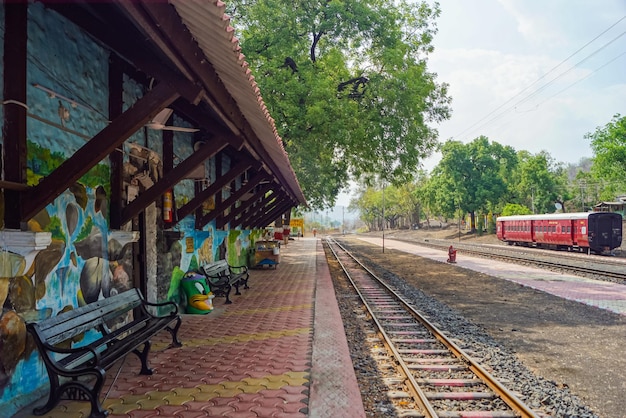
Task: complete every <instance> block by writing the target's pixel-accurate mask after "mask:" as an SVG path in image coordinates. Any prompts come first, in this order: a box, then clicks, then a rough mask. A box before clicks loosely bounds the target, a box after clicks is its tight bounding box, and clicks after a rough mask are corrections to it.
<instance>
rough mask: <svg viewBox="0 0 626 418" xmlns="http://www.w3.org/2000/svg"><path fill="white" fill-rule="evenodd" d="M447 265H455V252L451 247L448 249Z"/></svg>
mask: <svg viewBox="0 0 626 418" xmlns="http://www.w3.org/2000/svg"><path fill="white" fill-rule="evenodd" d="M447 262H448V263H456V250H455V249H454V247H453V246H452V245H451V246H450V248H448V260H447Z"/></svg>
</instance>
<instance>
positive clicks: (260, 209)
mask: <svg viewBox="0 0 626 418" xmlns="http://www.w3.org/2000/svg"><path fill="white" fill-rule="evenodd" d="M275 198H276V194H275V193H271V194H269V195H267V196H263V197H261V200H260V201H259V202H258V203H257V204H256V205H255V206H254V208H253V210H252V211H250V212H248V213H247V214H246V215H245V216H244V217H243V219H241V223H240V225H241V226H242V227H247V226H249V225H251V224H252V223H253V221H252V220H253V219H258V218H262V217H263V216H264V215H265V213H266V208H267V205H270V204H271V202H272V201H273V200H274V199H275Z"/></svg>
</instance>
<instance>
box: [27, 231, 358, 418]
mask: <svg viewBox="0 0 626 418" xmlns="http://www.w3.org/2000/svg"><path fill="white" fill-rule="evenodd" d="M249 284H250V289H248V290H244V291H242V295H241V296H234V295H233V296H232V300H233V303H232V304H230V305H225V304H224V299H223V298H216V299H215V300H214V306H215V309H214V310H213V311H212V312H211V313H209V314H207V315H183V325H182V327H181V329H180V332H179V339H180V340H181V341H182V343H183V346H182V347H180V348H167V344H168V339H167V337H168V336H169V334H167V333H161V335H160V336H159V338H158V339H155V340H154V341H153V345H152V352H151V355H150V359H149V362H150V366H151V367H152V368H153V369H154V374H153V375H151V376H142V375H138V374H137V372H138V370H139V360H138V359H137V357H136V356H133V355H129V356H127V357H126V359H125V360H124V361H120V362H119V364H116V365H115V366H114V367H113V368H112V369H111V370H110V371H109V372H108V375H107V380H106V383H105V387H104V389H103V391H102V396H101V399H104V401H103V407H104V408H106V409H107V410H108V411H109V414H110V415H109V416H110V417H111V418H117V417H120V418H121V417H133V418H139V417H142V418H144V417H180V418H195V417H232V418H243V417H250V418H253V417H268V418H269V417H276V418H292V417H293V418H296V417H314V418H331V417H332V418H336V417H342V418H352V417H354V418H361V417H365V411H364V408H363V404H362V401H361V394H360V391H359V388H358V385H357V383H356V377H355V375H354V370H353V367H352V361H351V359H350V354H349V350H348V345H347V341H346V337H345V333H344V330H343V323H342V321H341V316H340V314H339V308H338V306H337V300H336V297H335V292H334V289H333V285H332V281H331V277H330V271H329V269H328V264H327V262H326V258H325V255H324V250H323V248H322V244H321V241H320V239H316V238H313V237H311V238H297V239H296V240H294V241H289V244H288V245H286V246H283V247H282V248H281V263H280V266H278V268H276V269H271V270H268V269H262V270H251V275H250V280H249ZM42 403H43V400H40V401H38V402H36V403H35V404H33V405H30V406H28V407H26V408H24V409H22V410H21V411H20V412H19V413H18V414H16V415H15V417H17V418H24V417H32V416H33V415H32V409H33V407H34V406H36V405H40V404H42ZM89 410H90V408H89V403H88V402H78V401H61V403H60V404H59V405H58V406H57V407H56V408H55V409H53V410H52V411H51V412H49V413H48V414H46V415H44V417H54V418H56V417H59V418H60V417H87V416H89Z"/></svg>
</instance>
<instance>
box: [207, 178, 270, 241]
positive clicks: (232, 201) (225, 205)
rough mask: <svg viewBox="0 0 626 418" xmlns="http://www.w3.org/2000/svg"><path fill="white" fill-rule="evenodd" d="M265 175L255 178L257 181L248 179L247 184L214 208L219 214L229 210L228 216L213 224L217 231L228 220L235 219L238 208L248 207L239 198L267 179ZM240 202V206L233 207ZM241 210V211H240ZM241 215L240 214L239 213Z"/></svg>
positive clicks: (244, 201)
mask: <svg viewBox="0 0 626 418" xmlns="http://www.w3.org/2000/svg"><path fill="white" fill-rule="evenodd" d="M265 176H267V174H265V175H260V176H257V177H259V178H258V179H250V180H248V183H247V184H245V185H243V186H241V187H240V188H239V189H238V190H237V191H236V192H235V193H233V194H232V195H230V197H229V198H228V199H226V201H224V202H223V203H222V206H221V207H216V208H215V211H216V212H219V213H222V214H223V213H224V212H225V211H226V210H227V209H229V208H230V212H229V213H228V215H222V216H221V217H220V218H219V219H218V220H217V221H216V224H215V227H216V228H217V229H220V228H223V227H224V226H225V225H226V224H227V223H229V222H230V220H232V219H235V216H236V215H235V212H236V211H237V209H239V208H242V207H243V208H246V207H248V205H247V204H246V203H247V201H246V200H241V198H242V197H243V196H245V195H246V194H247V193H248V192H250V191H253V189H254V188H255V187H256V185H257V184H258V183H259V182H260V181H261V180H262V179H265V178H267V177H265ZM238 201H240V205H239V206H238V207H235V206H234V205H235V204H236V203H237V202H238ZM242 210H243V209H242ZM239 213H241V212H239Z"/></svg>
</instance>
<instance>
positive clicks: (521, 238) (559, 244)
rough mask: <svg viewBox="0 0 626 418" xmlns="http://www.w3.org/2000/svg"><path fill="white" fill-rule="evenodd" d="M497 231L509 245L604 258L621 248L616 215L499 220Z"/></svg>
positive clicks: (584, 213)
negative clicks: (592, 253) (596, 255)
mask: <svg viewBox="0 0 626 418" xmlns="http://www.w3.org/2000/svg"><path fill="white" fill-rule="evenodd" d="M496 228H497V235H498V239H500V240H501V241H505V242H506V243H508V244H509V245H524V246H527V247H531V246H533V247H541V248H552V249H563V250H570V251H572V250H579V251H585V252H591V251H593V252H594V253H597V254H603V253H607V252H610V251H611V250H613V249H614V248H617V247H619V246H620V245H621V244H622V215H620V214H619V213H613V212H579V213H554V214H545V215H517V216H500V217H498V218H497V219H496Z"/></svg>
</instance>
